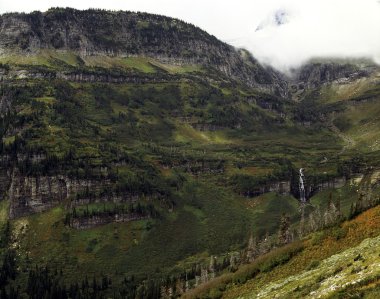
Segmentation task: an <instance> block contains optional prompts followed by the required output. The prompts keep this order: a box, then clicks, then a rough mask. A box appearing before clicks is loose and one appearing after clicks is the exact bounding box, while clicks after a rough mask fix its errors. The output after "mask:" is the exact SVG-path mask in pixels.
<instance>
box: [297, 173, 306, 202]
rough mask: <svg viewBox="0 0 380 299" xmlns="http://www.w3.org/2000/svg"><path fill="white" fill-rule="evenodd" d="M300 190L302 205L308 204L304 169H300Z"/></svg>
mask: <svg viewBox="0 0 380 299" xmlns="http://www.w3.org/2000/svg"><path fill="white" fill-rule="evenodd" d="M299 188H300V201H301V202H302V203H305V202H306V196H305V184H304V174H303V168H300V181H299Z"/></svg>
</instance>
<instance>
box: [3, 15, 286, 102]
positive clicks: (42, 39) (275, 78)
mask: <svg viewBox="0 0 380 299" xmlns="http://www.w3.org/2000/svg"><path fill="white" fill-rule="evenodd" d="M41 49H56V50H60V51H61V50H71V51H75V52H76V53H78V54H79V55H80V56H89V55H106V56H112V57H114V56H122V57H127V56H148V57H152V58H155V59H157V60H159V61H161V62H165V63H170V64H201V65H205V66H208V67H214V68H215V69H217V70H218V71H221V72H222V73H223V74H225V75H227V76H229V77H232V78H233V79H237V80H240V81H243V82H244V83H246V84H248V85H249V86H252V87H257V88H260V89H262V90H266V91H272V92H275V93H277V94H278V95H281V96H284V97H286V96H287V84H286V82H285V80H283V78H282V76H281V75H280V74H278V73H277V72H275V71H274V70H272V69H270V68H264V67H263V66H261V65H260V64H259V63H258V62H257V61H256V60H255V59H254V58H252V57H251V56H250V55H249V54H248V53H247V52H246V51H237V50H236V49H234V48H233V47H231V46H230V45H227V44H225V43H223V42H221V41H219V40H218V39H216V38H215V37H214V36H211V35H209V34H208V33H206V32H205V31H203V30H201V29H199V28H197V27H195V26H193V25H190V24H187V23H185V22H182V21H179V20H176V19H172V18H168V17H163V16H158V15H151V14H146V13H133V12H121V11H119V12H110V11H100V10H86V11H77V10H74V9H51V10H48V11H47V12H45V13H41V12H33V13H31V14H5V15H2V16H1V17H0V54H6V53H9V52H10V51H13V52H14V51H19V52H21V53H38V51H39V50H41Z"/></svg>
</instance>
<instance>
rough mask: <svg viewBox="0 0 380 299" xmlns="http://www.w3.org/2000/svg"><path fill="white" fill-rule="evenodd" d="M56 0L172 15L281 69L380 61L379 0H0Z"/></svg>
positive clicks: (39, 6) (52, 3)
mask: <svg viewBox="0 0 380 299" xmlns="http://www.w3.org/2000/svg"><path fill="white" fill-rule="evenodd" d="M56 6H60V7H66V6H69V7H74V8H78V9H86V8H90V7H91V8H106V9H113V10H132V11H145V12H151V13H157V14H162V15H167V16H171V17H176V18H179V19H182V20H184V21H187V22H190V23H193V24H195V25H197V26H199V27H201V28H202V29H204V30H206V31H208V32H209V33H211V34H213V35H215V36H216V37H218V38H219V39H221V40H223V41H226V42H228V43H230V44H232V45H234V46H236V47H244V48H247V49H248V50H250V51H251V52H252V54H253V55H254V56H255V57H256V58H258V59H259V60H260V61H262V62H264V63H268V64H271V65H273V66H275V67H277V68H279V69H281V70H287V69H288V68H290V67H296V66H298V65H300V64H301V63H303V62H305V61H306V60H308V59H310V58H312V57H332V56H333V57H343V58H347V57H348V58H349V57H367V58H371V59H373V60H375V61H376V62H377V63H380V0H230V1H227V0H219V1H215V0H106V1H104V0H80V1H78V0H76V1H74V0H38V1H30V0H29V1H20V0H12V1H4V0H0V12H1V13H4V12H11V11H25V12H30V11H33V10H42V11H45V10H47V9H48V8H49V7H56ZM279 24H280V25H279Z"/></svg>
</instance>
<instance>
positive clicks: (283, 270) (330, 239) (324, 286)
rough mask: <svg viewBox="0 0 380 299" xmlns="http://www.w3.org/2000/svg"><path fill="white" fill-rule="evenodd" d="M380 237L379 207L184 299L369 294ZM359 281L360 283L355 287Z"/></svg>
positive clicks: (374, 281)
mask: <svg viewBox="0 0 380 299" xmlns="http://www.w3.org/2000/svg"><path fill="white" fill-rule="evenodd" d="M379 234H380V207H375V208H372V209H370V210H368V211H366V212H364V213H363V214H361V215H359V216H358V217H356V218H355V219H353V220H350V221H346V222H344V223H342V224H341V225H340V226H339V227H335V228H331V229H327V230H324V231H321V232H317V233H313V234H311V235H309V236H308V237H307V238H305V239H304V240H303V241H302V242H298V243H297V242H296V243H294V244H290V245H288V246H285V247H282V248H279V249H276V250H274V251H273V252H271V253H269V254H267V255H264V256H262V257H260V258H258V259H257V260H256V261H254V262H253V263H251V264H247V265H244V266H242V267H241V268H239V270H238V271H237V272H235V273H229V274H225V275H222V276H221V277H218V278H217V279H215V280H213V281H211V282H209V283H207V284H204V285H202V286H201V287H199V288H197V289H194V290H192V291H191V292H189V293H188V294H187V295H186V296H185V297H186V298H209V297H207V295H206V294H209V295H208V296H211V298H213V296H215V298H219V297H220V296H221V295H222V294H223V298H273V297H276V298H277V296H279V297H278V298H309V297H310V298H315V296H314V295H316V294H317V293H318V294H323V296H322V297H323V298H325V297H327V296H333V295H334V294H336V293H339V292H342V294H343V297H342V298H345V297H344V294H345V293H344V291H345V290H351V289H356V290H361V289H364V290H365V292H368V293H371V292H372V290H373V288H376V287H377V286H378V284H379V281H378V279H379V276H378V274H379V272H378V267H377V265H378V263H379V262H380V260H379V255H378V251H377V246H378V245H377V244H378V243H379V237H378V235H379ZM376 236H377V237H376ZM359 254H361V257H358V255H359ZM289 257H290V259H289ZM355 259H356V260H355ZM275 260H280V261H281V260H283V261H284V262H280V264H279V265H277V266H275V267H274V268H273V269H270V271H269V272H268V271H266V270H265V269H266V268H267V267H268V266H267V265H269V264H271V263H273V261H275ZM260 271H261V272H260ZM255 273H256V274H255ZM257 273H258V274H257ZM252 276H254V278H253V279H251V280H248V281H247V278H248V279H249V277H252ZM354 281H361V284H358V285H357V286H355V285H353V286H352V285H351V284H353V282H354ZM333 285H334V286H335V288H333V287H332V286H333ZM366 286H367V287H366ZM366 288H368V289H367V290H366ZM222 292H223V293H222ZM312 292H316V293H312ZM313 296H314V297H313Z"/></svg>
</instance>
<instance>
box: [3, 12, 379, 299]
mask: <svg viewBox="0 0 380 299" xmlns="http://www.w3.org/2000/svg"><path fill="white" fill-rule="evenodd" d="M93 18H95V19H96V20H98V23H96V24H95V25H96V26H97V27H96V30H98V31H99V35H94V31H96V30H95V29H94V30H92V29H91V28H90V24H87V23H86V20H87V21H88V19H91V20H92V21H93ZM1 20H2V22H3V23H2V24H4V28H7V30H8V31H7V30H4V32H2V33H1V34H3V35H1V34H0V37H1V40H0V46H1V47H2V49H4V51H2V52H1V53H2V55H1V56H0V63H1V64H0V77H1V82H0V137H1V143H0V226H1V227H0V231H1V238H0V257H1V259H0V298H160V297H161V298H174V297H180V296H188V297H196V296H198V297H202V298H210V297H211V298H220V297H223V296H224V297H226V298H235V297H239V296H243V297H242V298H245V297H244V296H247V298H250V297H252V296H256V295H257V294H258V293H259V291H258V289H260V290H261V292H262V293H260V294H262V296H263V298H273V296H274V295H273V294H274V293H276V294H283V297H284V298H287V297H286V296H296V297H294V298H297V296H298V297H299V298H301V297H302V296H306V295H307V294H309V295H310V292H312V291H314V292H316V293H315V294H317V293H318V294H323V295H326V296H327V295H328V296H330V295H331V296H333V295H334V294H335V293H334V292H332V290H327V289H326V284H329V283H330V281H331V283H332V284H333V283H335V284H337V285H338V284H339V285H340V287H337V289H336V290H335V291H336V292H339V291H344V290H346V289H350V290H351V284H347V285H346V286H344V287H342V286H341V285H342V284H343V283H344V282H345V281H351V280H355V279H356V278H357V276H358V275H359V274H358V273H362V274H363V275H362V280H361V281H364V282H363V284H360V286H363V288H365V291H364V292H365V293H366V294H367V293H368V294H371V292H372V293H373V292H376V290H377V289H376V287H377V285H376V283H377V279H378V276H377V275H378V273H377V272H376V273H375V269H374V268H373V265H375V263H376V262H378V260H377V258H378V257H377V256H376V254H375V253H374V252H373V251H371V250H372V249H371V246H377V244H378V242H379V240H378V228H376V226H375V225H374V224H373V223H377V221H378V219H377V218H378V217H377V216H378V215H377V214H378V213H377V212H378V208H377V207H375V206H376V205H377V204H378V198H379V192H380V190H379V180H380V175H379V169H380V148H379V146H380V143H379V138H380V137H379V136H378V135H379V130H378V128H379V126H378V125H379V113H378V112H379V109H380V101H379V97H380V89H379V82H380V78H379V73H378V68H376V67H375V66H371V68H370V71H367V68H365V69H363V70H362V69H361V66H357V65H356V64H354V63H353V64H352V65H351V64H344V65H343V66H341V65H339V64H337V65H335V64H332V65H331V64H329V65H327V67H326V68H327V69H328V70H329V71H331V73H332V74H333V75H332V78H333V79H334V80H330V81H331V82H330V81H324V79H323V78H317V79H316V78H309V77H307V76H306V75H305V74H306V73H307V71H303V72H301V73H302V74H303V75H302V76H301V75H300V77H299V78H298V79H297V78H293V79H289V78H288V79H286V78H285V77H284V76H282V75H280V74H278V73H277V72H275V71H274V70H271V69H269V68H265V67H263V66H261V65H259V64H258V62H257V61H255V60H254V58H252V57H250V55H248V53H245V52H244V51H237V50H235V49H233V48H232V47H230V46H228V45H226V44H224V43H222V42H220V41H218V40H217V39H216V38H214V37H212V36H210V35H208V34H207V33H205V32H204V31H202V30H200V29H199V28H196V27H194V26H192V25H189V24H186V23H183V22H180V21H178V20H174V19H170V18H164V17H160V16H154V15H148V14H141V15H140V14H135V13H123V12H102V11H97V10H89V11H84V12H79V11H71V10H70V9H66V10H64V9H53V10H49V11H48V12H46V13H37V12H36V13H32V14H6V15H3V16H1ZM118 22H125V28H124V29H123V30H125V32H124V31H122V29H120V30H121V31H120V32H116V31H115V32H113V33H112V34H113V35H112V36H111V35H110V32H109V30H111V29H112V28H113V27H112V26H114V25H115V24H118ZM114 23H115V24H114ZM20 24H23V26H25V28H27V29H25V28H24V27H22V28H24V29H25V30H24V29H23V30H24V31H22V32H19V31H18V28H19V27H20V26H21V25H20ZM52 24H53V25H54V28H55V29H54V30H55V32H51V31H49V30H48V28H49V26H53V25H52ZM102 24H103V27H102V26H101V25H102ZM123 24H124V23H123ZM128 24H129V25H128ZM95 25H94V26H95ZM127 25H128V26H127ZM65 26H67V28H69V29H70V30H71V31H72V32H73V34H72V35H70V34H69V35H68V36H64V35H63V34H62V31H61V29H62V28H66V27H65ZM78 28H82V29H81V30H82V31H81V33H80V34H79V35H77V32H78ZM120 28H121V27H120ZM70 30H69V31H70ZM71 31H70V32H71ZM7 32H12V34H8V33H7ZM13 33H14V34H13ZM74 33H75V34H74ZM127 33H128V34H132V33H133V34H135V35H136V36H137V37H136V40H135V44H133V43H132V44H131V41H130V40H129V39H126V38H125V36H127V35H126V34H127ZM7 34H8V35H7ZM118 35H120V38H119V39H116V36H118ZM15 36H18V37H19V38H15ZM97 36H98V37H97ZM154 36H160V39H159V38H157V39H155V38H154ZM111 37H115V39H116V40H118V42H117V43H114V42H113V40H112V39H111ZM97 38H98V39H97ZM44 39H45V40H46V41H44ZM36 40H38V41H39V42H40V45H44V46H41V47H40V48H38V47H35V45H36V44H37V43H36V42H35V41H36ZM189 41H192V42H193V43H198V44H201V45H204V47H205V49H204V50H203V51H205V52H207V55H206V56H205V57H206V58H207V59H203V58H201V54H200V53H199V51H200V50H199V49H200V47H194V48H191V49H189V50H188V51H185V50H186V47H187V45H188V43H189ZM153 42H155V43H156V44H154V43H153ZM174 42H177V43H180V45H179V46H178V49H177V48H172V47H170V44H173V43H174ZM83 45H86V47H87V48H86V47H85V46H83ZM83 47H85V48H83ZM131 48H133V49H134V51H135V52H133V53H130V52H128V51H130V49H131ZM160 49H161V50H160ZM90 50H91V53H90V52H89V51H90ZM125 53H129V54H130V55H126V54H125ZM309 67H310V68H315V67H317V68H318V67H321V65H319V64H317V65H314V64H311V65H310V66H309ZM228 68H230V69H228ZM342 69H343V71H344V72H343V73H341V72H342ZM358 69H359V70H360V71H361V72H359V71H358ZM337 70H338V71H337ZM347 74H350V75H351V77H347V76H348V75H347ZM357 74H359V75H357ZM355 76H356V77H355ZM347 78H348V79H347ZM301 79H302V82H301ZM312 79H313V81H312ZM343 79H344V80H343ZM286 80H288V81H286ZM297 80H298V81H299V82H298V81H297ZM315 80H316V81H315ZM339 80H343V81H344V82H343V83H342V82H341V81H339ZM294 81H297V82H296V83H294ZM311 81H312V82H313V84H317V86H314V85H311V83H310V82H311ZM315 82H317V83H315ZM309 83H310V84H309ZM292 84H294V86H292ZM308 84H309V85H310V86H309V87H306V86H308ZM301 86H302V87H301ZM300 168H303V169H304V174H305V181H306V195H307V196H306V197H307V203H305V204H301V203H300V201H299V198H300V196H299V195H300V190H299V169H300ZM374 207H375V208H374ZM371 208H372V209H371ZM368 209H370V210H369V211H367V212H364V211H366V210H368ZM362 212H364V213H365V214H361V213H362ZM358 215H359V216H358ZM365 215H367V216H365ZM356 216H358V218H355V217H356ZM363 217H364V218H363ZM366 217H369V218H368V219H367V218H366ZM344 220H347V222H343V221H344ZM370 220H371V221H372V220H373V222H371V221H370ZM360 221H364V222H365V223H364V224H363V225H362V224H361V222H360ZM367 222H368V223H367ZM355 225H356V226H357V227H356V226H355ZM351 226H352V227H354V226H355V229H350V227H351ZM363 227H369V228H368V230H364V228H363ZM362 230H363V231H362ZM353 231H360V232H362V234H361V235H356V234H355V232H353ZM279 233H280V236H281V233H282V237H283V238H281V237H280V238H279ZM253 240H255V242H256V243H255V244H256V245H257V248H256V247H255V249H254V250H253V245H252V244H251V243H253ZM249 244H251V245H252V246H251V247H249V246H250V245H249ZM256 245H255V246H256ZM283 245H284V246H283ZM247 247H249V250H248V253H249V254H250V257H249V258H248V257H247V254H248V253H247ZM251 251H254V252H251ZM357 252H363V254H362V257H363V260H360V263H361V264H360V265H361V267H362V268H363V269H361V270H358V272H355V271H356V270H355V269H357V265H356V264H357V263H354V262H352V263H351V265H349V266H348V265H347V263H348V262H347V263H346V261H345V259H348V260H351V259H355V258H356V253H357ZM307 259H309V260H310V262H312V261H314V262H313V264H312V265H310V263H309V262H307V263H306V262H305V261H306V260H307ZM332 261H333V262H334V265H335V266H336V269H338V268H339V269H341V270H339V271H338V272H336V273H335V272H334V271H337V270H336V269H333V270H332V273H330V272H329V271H326V267H327V266H328V265H330V264H332ZM355 262H356V261H355ZM289 265H290V266H289ZM366 266H367V268H365V267H366ZM307 267H309V268H307ZM301 270H302V272H301ZM372 270H373V271H372ZM245 271H247V273H248V274H247V275H246V273H245ZM338 273H340V274H339V275H340V276H339V277H340V278H339V279H340V280H339V279H338V277H337V276H336V275H338ZM240 275H241V276H240ZM323 275H326V276H323ZM322 276H323V277H322ZM285 279H288V280H287V281H286V283H285V282H284V280H285ZM318 279H320V281H317V282H316V283H315V284H314V281H316V280H318ZM224 280H225V281H224ZM247 281H248V282H247ZM245 282H247V284H243V283H245ZM370 282H371V283H372V282H373V285H372V284H371V283H370ZM219 283H220V285H219ZM214 284H215V287H214ZM352 289H353V290H354V291H355V292H360V291H361V289H359V287H358V288H354V287H352ZM335 295H336V296H339V294H338V293H336V294H335ZM335 295H334V296H335ZM260 296H261V295H260ZM265 296H267V297H265ZM310 296H311V295H310Z"/></svg>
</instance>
